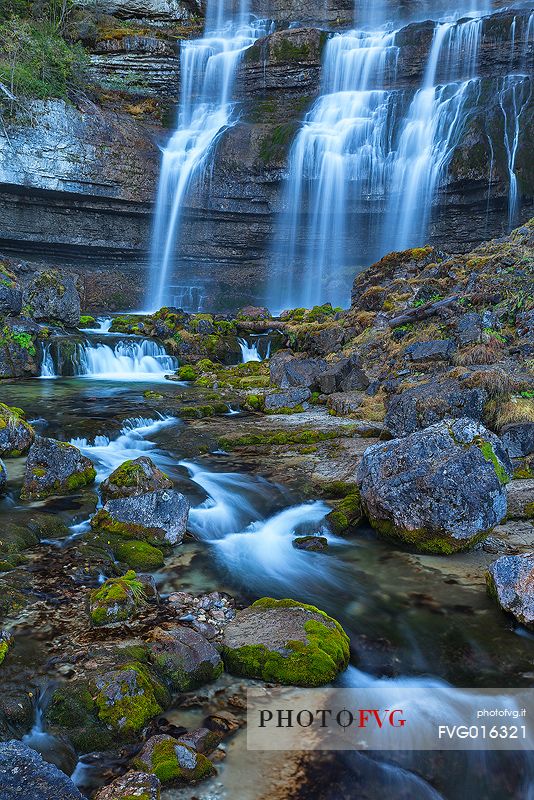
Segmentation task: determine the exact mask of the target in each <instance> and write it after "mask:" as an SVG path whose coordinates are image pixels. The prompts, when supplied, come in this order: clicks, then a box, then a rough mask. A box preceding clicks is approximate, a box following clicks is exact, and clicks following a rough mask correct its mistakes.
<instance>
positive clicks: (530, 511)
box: [524, 502, 534, 519]
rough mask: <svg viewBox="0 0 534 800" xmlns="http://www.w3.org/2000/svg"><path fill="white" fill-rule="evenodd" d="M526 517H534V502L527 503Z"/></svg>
mask: <svg viewBox="0 0 534 800" xmlns="http://www.w3.org/2000/svg"><path fill="white" fill-rule="evenodd" d="M524 517H525V519H534V502H532V503H527V504H526V505H525V508H524Z"/></svg>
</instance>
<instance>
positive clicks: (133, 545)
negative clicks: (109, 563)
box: [112, 539, 165, 572]
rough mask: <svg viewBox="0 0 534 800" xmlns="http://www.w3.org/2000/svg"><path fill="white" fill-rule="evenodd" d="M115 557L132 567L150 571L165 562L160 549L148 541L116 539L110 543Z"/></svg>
mask: <svg viewBox="0 0 534 800" xmlns="http://www.w3.org/2000/svg"><path fill="white" fill-rule="evenodd" d="M112 550H113V555H114V556H115V558H116V559H117V560H118V561H120V562H122V563H124V564H127V565H128V566H129V567H131V568H132V569H139V570H146V571H147V572H152V571H153V570H156V569H159V568H160V567H162V566H163V564H164V563H165V561H164V558H163V553H162V551H161V550H160V549H159V548H157V547H153V546H152V545H151V544H148V542H141V541H136V540H135V539H134V540H132V541H130V540H128V541H121V540H117V541H116V542H115V543H113V544H112Z"/></svg>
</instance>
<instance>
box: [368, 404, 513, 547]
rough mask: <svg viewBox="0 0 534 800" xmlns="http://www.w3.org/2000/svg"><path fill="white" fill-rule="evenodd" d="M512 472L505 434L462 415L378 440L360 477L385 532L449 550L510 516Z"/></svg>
mask: <svg viewBox="0 0 534 800" xmlns="http://www.w3.org/2000/svg"><path fill="white" fill-rule="evenodd" d="M511 474H512V466H511V464H510V461H509V458H508V456H507V454H506V452H505V450H504V448H503V446H502V443H501V442H500V440H499V439H498V438H497V437H496V436H495V435H494V434H492V433H490V432H489V431H488V430H486V428H484V426H483V425H481V424H480V423H478V422H475V421H474V420H471V419H467V418H464V419H458V420H452V419H450V420H443V421H442V422H439V423H436V424H435V425H431V426H430V427H428V428H425V429H424V430H423V431H416V432H415V433H412V434H410V435H409V436H407V437H405V438H404V439H393V440H392V441H390V442H386V443H384V444H376V445H372V446H371V447H369V448H368V449H367V450H366V451H365V453H364V455H363V458H362V461H361V463H360V465H359V468H358V472H357V480H358V483H359V484H360V490H361V497H362V502H363V506H364V510H365V512H366V514H367V516H368V518H369V521H370V522H371V525H372V526H373V527H374V528H375V529H376V530H377V531H378V532H379V533H380V534H382V535H384V536H386V537H388V538H392V539H396V540H398V541H401V542H404V543H407V544H410V545H412V546H413V547H415V548H416V549H418V550H421V551H423V552H431V553H445V554H447V553H453V552H455V551H457V550H462V549H465V548H467V547H469V546H472V545H473V544H475V543H476V542H477V541H479V540H480V539H481V538H483V537H484V536H485V535H486V534H487V533H489V531H491V530H492V528H493V527H494V526H495V525H498V524H499V522H501V520H502V519H503V518H504V517H505V516H506V511H507V499H506V483H507V481H508V480H509V478H510V476H511Z"/></svg>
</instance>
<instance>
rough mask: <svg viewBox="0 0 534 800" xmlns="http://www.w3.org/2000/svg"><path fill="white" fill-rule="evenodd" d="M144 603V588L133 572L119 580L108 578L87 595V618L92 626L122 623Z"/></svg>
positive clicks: (130, 571)
mask: <svg viewBox="0 0 534 800" xmlns="http://www.w3.org/2000/svg"><path fill="white" fill-rule="evenodd" d="M144 602H145V592H144V586H143V584H142V583H141V581H139V580H138V579H137V575H136V573H135V572H134V571H133V570H128V572H127V573H126V574H125V575H123V576H122V577H120V578H108V580H107V581H105V582H104V583H103V584H102V586H100V587H99V588H98V589H93V590H92V591H91V592H90V594H89V616H90V618H91V622H92V623H93V625H94V626H96V627H98V626H100V625H107V624H109V623H111V622H123V621H124V620H127V619H128V618H129V617H131V616H132V613H133V612H134V611H135V609H136V608H137V607H138V606H140V605H142V604H143V603H144Z"/></svg>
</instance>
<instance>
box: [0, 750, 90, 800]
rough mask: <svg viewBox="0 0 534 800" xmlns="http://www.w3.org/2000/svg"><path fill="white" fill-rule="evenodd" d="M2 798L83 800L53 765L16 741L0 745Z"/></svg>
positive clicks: (0, 792)
mask: <svg viewBox="0 0 534 800" xmlns="http://www.w3.org/2000/svg"><path fill="white" fill-rule="evenodd" d="M0 797H1V798H2V800H59V798H61V800H84V798H83V796H82V795H81V794H80V792H79V791H78V789H77V788H76V786H75V785H74V784H73V782H72V781H71V780H70V778H67V776H66V775H65V774H64V773H63V772H60V770H59V769H58V768H57V767H55V766H54V765H53V764H48V763H47V762H46V761H43V759H42V758H41V756H40V755H39V754H38V753H36V752H35V750H32V749H31V748H29V747H28V746H27V745H25V744H23V743H22V742H18V741H14V740H13V741H9V742H3V743H1V744H0Z"/></svg>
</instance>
